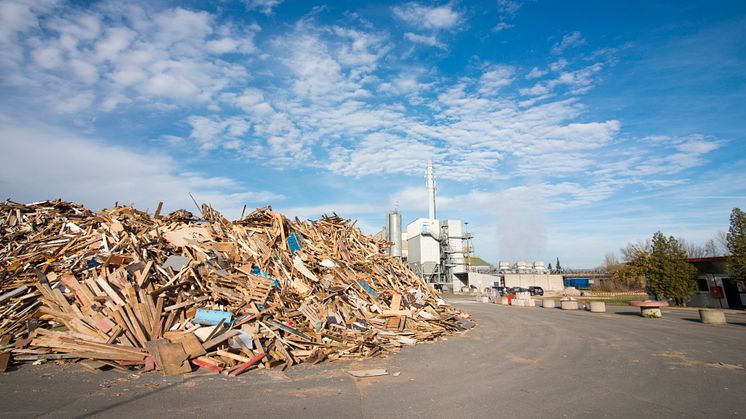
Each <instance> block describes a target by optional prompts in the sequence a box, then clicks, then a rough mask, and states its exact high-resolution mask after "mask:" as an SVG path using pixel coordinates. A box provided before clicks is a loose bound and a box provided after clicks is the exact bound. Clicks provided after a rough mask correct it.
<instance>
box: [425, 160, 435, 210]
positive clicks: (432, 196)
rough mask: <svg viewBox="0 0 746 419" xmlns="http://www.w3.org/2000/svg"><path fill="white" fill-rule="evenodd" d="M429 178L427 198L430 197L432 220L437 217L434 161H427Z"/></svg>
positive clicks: (429, 207)
mask: <svg viewBox="0 0 746 419" xmlns="http://www.w3.org/2000/svg"><path fill="white" fill-rule="evenodd" d="M425 177H426V178H427V199H428V215H429V217H430V219H431V220H434V219H435V175H434V174H433V161H432V160H428V161H427V172H425Z"/></svg>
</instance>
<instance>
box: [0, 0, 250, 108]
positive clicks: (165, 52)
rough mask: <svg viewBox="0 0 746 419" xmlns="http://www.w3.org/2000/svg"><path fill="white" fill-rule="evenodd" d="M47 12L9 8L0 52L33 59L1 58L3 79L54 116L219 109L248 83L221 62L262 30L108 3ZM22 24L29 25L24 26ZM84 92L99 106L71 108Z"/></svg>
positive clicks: (180, 11)
mask: <svg viewBox="0 0 746 419" xmlns="http://www.w3.org/2000/svg"><path fill="white" fill-rule="evenodd" d="M42 6H45V7H42ZM42 6H39V5H38V4H35V3H32V4H31V5H23V4H20V3H3V6H2V7H5V8H6V9H8V13H9V14H8V16H7V17H5V18H6V20H7V19H9V20H8V22H7V23H8V25H9V27H10V28H12V30H10V29H8V30H7V31H6V32H5V35H2V33H0V47H2V48H3V49H4V50H5V51H6V52H5V53H4V54H6V55H5V56H7V57H10V56H9V55H7V54H10V51H14V50H19V51H21V50H26V51H28V52H29V53H28V54H22V53H18V54H15V56H14V58H13V59H10V58H8V59H7V60H5V59H2V58H0V65H2V66H3V70H4V71H3V75H2V76H0V78H1V79H2V80H3V81H4V82H5V83H7V84H9V85H15V86H19V87H21V86H22V87H23V88H24V89H26V92H27V95H28V96H34V97H39V98H43V99H42V100H40V101H39V102H40V105H42V106H46V107H48V108H49V109H51V110H55V109H56V110H62V111H65V112H69V110H70V109H75V110H76V111H86V110H88V111H90V112H95V111H98V110H106V111H112V110H114V109H116V108H117V107H118V106H122V105H126V104H130V103H138V102H139V103H140V104H145V105H150V106H153V107H155V108H161V109H162V108H165V107H169V106H174V105H175V104H177V103H178V104H184V103H190V104H193V103H201V104H205V105H207V106H212V107H214V106H215V103H216V97H217V96H218V95H219V94H220V93H221V92H222V91H224V90H226V89H227V88H228V87H230V86H234V85H237V84H239V83H241V82H244V81H245V80H246V78H247V72H246V68H245V67H244V66H241V65H236V64H233V63H230V62H227V61H223V60H222V59H221V58H220V56H221V55H222V54H225V53H229V52H230V53H234V54H244V55H246V54H251V53H253V52H254V51H255V50H256V48H255V46H254V44H253V36H254V33H255V32H256V31H258V30H259V28H258V27H256V26H255V25H248V26H244V27H240V28H237V27H234V26H231V25H230V24H226V23H220V22H218V21H217V20H216V19H215V17H214V16H212V15H210V14H209V13H207V12H202V11H191V10H187V9H184V8H180V7H177V8H173V9H164V10H158V11H155V12H149V11H147V12H146V11H145V10H144V9H143V8H141V7H140V6H137V5H130V6H127V7H114V5H113V4H110V3H104V4H102V5H101V7H97V8H92V9H90V10H85V11H84V10H77V9H74V8H65V9H62V8H61V9H54V10H55V11H56V12H57V13H55V14H53V15H52V14H51V13H52V10H53V9H51V6H49V5H42ZM22 18H23V19H26V20H28V24H26V25H23V24H21V23H20V22H18V20H20V19H22ZM20 35H23V36H20ZM16 37H17V39H16ZM2 54H3V53H0V57H3V55H2ZM25 57H28V58H25ZM82 89H91V91H92V92H93V100H88V101H82V100H77V101H76V103H75V104H69V103H67V102H68V101H69V100H70V97H71V96H73V93H72V92H76V91H80V90H82ZM82 103H87V104H88V107H89V108H90V109H83V108H80V105H81V104H82ZM96 105H98V106H97V107H96ZM94 107H95V108H94Z"/></svg>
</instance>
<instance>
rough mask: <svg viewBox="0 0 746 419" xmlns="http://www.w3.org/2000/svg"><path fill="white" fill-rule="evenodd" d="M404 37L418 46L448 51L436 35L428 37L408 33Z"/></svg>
mask: <svg viewBox="0 0 746 419" xmlns="http://www.w3.org/2000/svg"><path fill="white" fill-rule="evenodd" d="M404 37H405V38H407V39H408V40H410V41H412V42H414V43H416V44H423V45H427V46H430V47H436V48H440V49H446V46H445V45H444V44H442V43H441V42H440V41H438V38H436V37H435V36H434V35H430V36H426V35H418V34H416V33H412V32H407V33H405V34H404Z"/></svg>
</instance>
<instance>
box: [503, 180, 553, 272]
mask: <svg viewBox="0 0 746 419" xmlns="http://www.w3.org/2000/svg"><path fill="white" fill-rule="evenodd" d="M497 218H498V224H497V237H498V243H499V247H500V254H499V256H500V259H501V260H508V261H511V262H515V261H518V260H526V261H533V260H541V257H542V255H543V254H544V250H545V248H546V240H547V239H546V234H545V232H546V203H545V201H544V187H543V185H542V184H540V183H536V184H529V185H525V186H518V187H513V188H509V189H506V190H504V191H503V192H502V193H500V194H499V198H498V202H497Z"/></svg>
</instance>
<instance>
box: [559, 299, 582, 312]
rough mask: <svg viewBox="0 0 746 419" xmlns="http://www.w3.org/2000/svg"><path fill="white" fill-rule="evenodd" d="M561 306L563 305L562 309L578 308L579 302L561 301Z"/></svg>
mask: <svg viewBox="0 0 746 419" xmlns="http://www.w3.org/2000/svg"><path fill="white" fill-rule="evenodd" d="M560 307H562V310H577V309H578V302H577V301H561V302H560Z"/></svg>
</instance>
